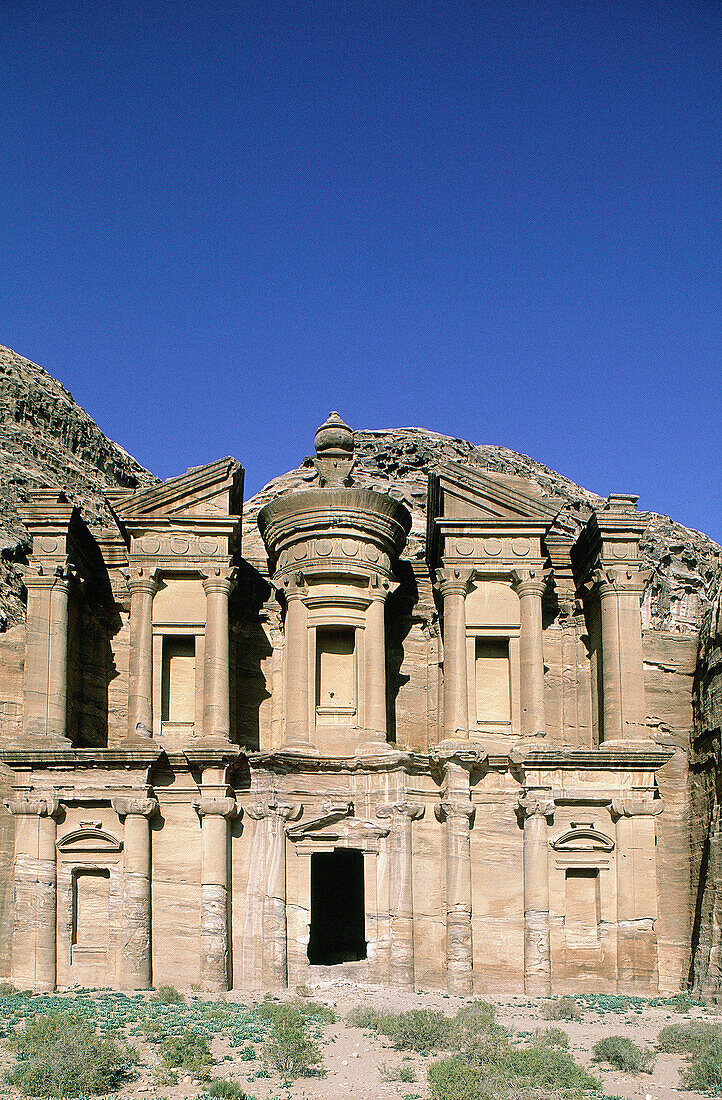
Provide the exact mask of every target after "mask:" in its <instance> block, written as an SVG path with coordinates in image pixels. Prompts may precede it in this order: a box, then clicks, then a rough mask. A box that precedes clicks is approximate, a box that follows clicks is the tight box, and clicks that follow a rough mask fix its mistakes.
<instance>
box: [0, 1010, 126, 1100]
mask: <svg viewBox="0 0 722 1100" xmlns="http://www.w3.org/2000/svg"><path fill="white" fill-rule="evenodd" d="M9 1045H10V1047H11V1049H12V1050H13V1052H14V1053H15V1054H16V1056H17V1059H18V1061H17V1064H16V1066H15V1067H14V1069H13V1070H12V1071H11V1072H10V1074H9V1079H10V1081H11V1082H12V1084H13V1085H15V1086H16V1088H17V1089H18V1090H19V1091H20V1092H21V1093H23V1095H25V1096H56V1097H73V1096H83V1095H87V1094H90V1093H103V1092H108V1091H109V1090H110V1089H112V1088H114V1087H115V1085H116V1084H117V1082H118V1080H119V1079H120V1077H121V1076H122V1075H123V1073H124V1072H125V1071H126V1070H127V1069H128V1068H129V1067H130V1066H131V1065H132V1063H133V1062H134V1061H135V1054H134V1052H133V1051H132V1050H131V1049H130V1048H128V1047H127V1046H126V1045H125V1044H123V1043H122V1042H120V1041H118V1039H116V1038H114V1037H106V1038H102V1039H101V1038H100V1037H99V1036H98V1035H96V1034H95V1025H94V1023H93V1022H92V1021H90V1020H88V1019H86V1018H85V1017H84V1016H81V1015H79V1014H78V1013H73V1012H68V1011H66V1010H63V1009H58V1010H56V1011H54V1012H47V1013H45V1014H44V1015H42V1016H36V1017H35V1018H34V1019H33V1020H27V1021H26V1024H25V1027H24V1028H23V1029H22V1030H20V1031H16V1032H15V1033H14V1034H12V1035H11V1036H10V1038H9Z"/></svg>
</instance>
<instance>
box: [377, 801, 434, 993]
mask: <svg viewBox="0 0 722 1100" xmlns="http://www.w3.org/2000/svg"><path fill="white" fill-rule="evenodd" d="M423 813H424V807H423V806H422V805H421V804H420V803H418V802H390V803H387V804H385V805H382V806H379V808H378V809H377V811H376V815H377V817H380V818H388V819H389V820H390V822H391V828H390V830H389V839H388V848H389V915H390V920H391V952H390V954H391V964H390V978H391V984H392V985H395V986H398V988H399V989H408V990H412V991H413V989H414V897H413V873H412V845H411V822H412V821H416V820H418V818H420V817H423Z"/></svg>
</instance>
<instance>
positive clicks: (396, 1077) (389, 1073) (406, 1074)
mask: <svg viewBox="0 0 722 1100" xmlns="http://www.w3.org/2000/svg"><path fill="white" fill-rule="evenodd" d="M379 1077H380V1078H381V1080H382V1081H401V1082H402V1083H403V1084H405V1085H409V1084H411V1082H412V1081H415V1080H416V1072H415V1070H414V1067H413V1066H412V1065H411V1064H410V1062H409V1061H408V1060H406V1059H404V1061H403V1062H402V1064H401V1065H400V1066H397V1067H396V1068H393V1067H391V1066H386V1065H384V1064H383V1063H382V1064H381V1065H380V1066H379Z"/></svg>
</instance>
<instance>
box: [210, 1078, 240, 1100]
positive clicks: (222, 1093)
mask: <svg viewBox="0 0 722 1100" xmlns="http://www.w3.org/2000/svg"><path fill="white" fill-rule="evenodd" d="M203 1091H204V1092H205V1094H206V1096H213V1097H216V1098H217V1100H250V1098H249V1096H248V1093H247V1092H244V1091H243V1089H242V1088H241V1086H240V1085H239V1084H238V1083H237V1082H236V1081H222V1080H220V1079H216V1080H215V1081H209V1082H208V1083H207V1084H205V1085H204V1086H203Z"/></svg>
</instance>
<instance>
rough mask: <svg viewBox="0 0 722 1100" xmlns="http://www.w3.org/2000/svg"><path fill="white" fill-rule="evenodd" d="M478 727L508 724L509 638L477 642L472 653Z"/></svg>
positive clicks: (477, 640)
mask: <svg viewBox="0 0 722 1100" xmlns="http://www.w3.org/2000/svg"><path fill="white" fill-rule="evenodd" d="M474 668H475V680H476V721H477V724H478V725H489V726H508V725H510V724H511V683H510V681H511V670H510V664H509V640H508V638H477V639H476V653H475V663H474Z"/></svg>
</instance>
